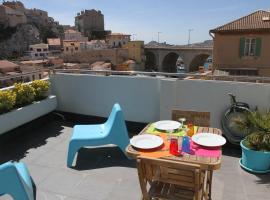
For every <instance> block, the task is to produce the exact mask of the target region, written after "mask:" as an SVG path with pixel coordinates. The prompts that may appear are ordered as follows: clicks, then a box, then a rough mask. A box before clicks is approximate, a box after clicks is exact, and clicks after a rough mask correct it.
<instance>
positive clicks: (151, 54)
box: [145, 46, 213, 72]
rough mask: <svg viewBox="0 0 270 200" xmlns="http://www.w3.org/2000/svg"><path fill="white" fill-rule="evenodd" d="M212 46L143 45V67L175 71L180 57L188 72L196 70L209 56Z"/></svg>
mask: <svg viewBox="0 0 270 200" xmlns="http://www.w3.org/2000/svg"><path fill="white" fill-rule="evenodd" d="M212 51H213V47H188V46H187V47H175V46H173V47H151V46H145V56H146V61H145V69H146V70H150V71H151V70H155V71H162V72H176V62H177V59H178V57H180V58H181V59H182V61H183V63H184V65H185V68H186V70H187V71H188V72H192V71H197V70H198V67H199V66H202V65H203V64H204V63H205V61H206V59H207V58H208V57H209V56H212Z"/></svg>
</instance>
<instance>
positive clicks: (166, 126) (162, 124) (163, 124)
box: [154, 120, 181, 131]
mask: <svg viewBox="0 0 270 200" xmlns="http://www.w3.org/2000/svg"><path fill="white" fill-rule="evenodd" d="M180 126H181V123H180V122H177V121H172V120H162V121H158V122H155V123H154V127H155V128H156V129H159V130H163V131H170V130H175V129H179V127H180Z"/></svg>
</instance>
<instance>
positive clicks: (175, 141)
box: [170, 138, 179, 156]
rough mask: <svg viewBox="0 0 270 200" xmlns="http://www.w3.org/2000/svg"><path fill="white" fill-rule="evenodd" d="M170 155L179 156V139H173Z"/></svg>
mask: <svg viewBox="0 0 270 200" xmlns="http://www.w3.org/2000/svg"><path fill="white" fill-rule="evenodd" d="M170 154H172V155H175V156H178V155H179V149H178V139H177V138H171V142H170Z"/></svg>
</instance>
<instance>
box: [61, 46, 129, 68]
mask: <svg viewBox="0 0 270 200" xmlns="http://www.w3.org/2000/svg"><path fill="white" fill-rule="evenodd" d="M63 59H64V62H67V63H90V64H92V63H95V62H98V61H104V62H111V63H112V64H113V65H118V64H120V63H123V62H124V61H126V60H127V59H128V50H127V49H120V48H118V49H101V50H85V51H78V52H74V53H73V54H70V53H67V54H64V55H63Z"/></svg>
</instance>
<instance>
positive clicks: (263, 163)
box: [237, 111, 270, 173]
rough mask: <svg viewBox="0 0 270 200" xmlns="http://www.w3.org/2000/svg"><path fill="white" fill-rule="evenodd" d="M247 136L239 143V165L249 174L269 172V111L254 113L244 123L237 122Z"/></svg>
mask: <svg viewBox="0 0 270 200" xmlns="http://www.w3.org/2000/svg"><path fill="white" fill-rule="evenodd" d="M237 124H238V126H239V128H240V129H241V130H242V131H244V132H245V133H246V134H247V136H246V137H245V138H244V139H243V140H242V141H241V143H240V145H241V148H242V158H241V160H240V165H241V166H242V167H243V168H244V169H246V170H248V171H251V172H255V173H266V172H270V111H268V112H265V113H262V112H259V111H254V112H251V113H248V114H247V120H246V121H237Z"/></svg>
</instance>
